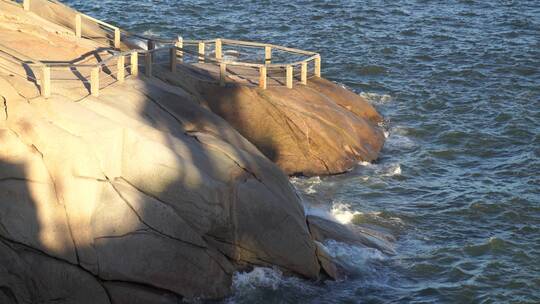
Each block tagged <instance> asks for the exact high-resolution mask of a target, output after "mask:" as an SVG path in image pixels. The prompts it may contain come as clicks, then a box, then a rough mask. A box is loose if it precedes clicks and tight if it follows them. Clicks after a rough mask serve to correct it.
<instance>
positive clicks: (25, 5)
mask: <svg viewBox="0 0 540 304" xmlns="http://www.w3.org/2000/svg"><path fill="white" fill-rule="evenodd" d="M23 9H24V10H25V11H29V10H30V0H24V1H23Z"/></svg>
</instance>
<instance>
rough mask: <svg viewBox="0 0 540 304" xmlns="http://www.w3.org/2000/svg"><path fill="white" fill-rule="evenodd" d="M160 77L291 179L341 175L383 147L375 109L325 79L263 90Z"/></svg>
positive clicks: (363, 100)
mask: <svg viewBox="0 0 540 304" xmlns="http://www.w3.org/2000/svg"><path fill="white" fill-rule="evenodd" d="M159 77H161V78H163V79H166V80H167V81H169V82H171V83H175V84H176V85H178V86H181V87H183V88H186V89H188V90H189V91H190V92H191V93H192V94H194V95H195V96H197V97H198V99H199V102H200V103H201V104H203V105H205V106H207V107H208V108H209V109H211V110H212V111H213V112H214V113H216V114H218V115H220V116H221V117H223V118H224V119H225V120H227V122H229V123H230V124H231V125H232V126H233V127H234V128H235V129H236V130H238V131H239V132H240V133H241V134H242V135H243V136H244V137H245V138H246V139H248V140H249V141H250V142H252V143H253V144H254V145H255V146H257V148H258V149H259V150H260V151H261V152H262V153H264V155H266V156H267V157H268V158H269V159H270V160H272V161H273V162H275V163H276V164H277V165H278V166H279V167H280V168H281V169H282V170H283V171H284V172H286V173H287V174H289V175H306V176H312V175H327V174H336V173H343V172H345V171H347V170H350V169H351V168H353V167H354V166H355V165H356V164H357V163H358V162H359V161H373V160H375V159H377V158H378V154H379V152H380V150H381V149H382V147H383V144H384V140H385V137H384V132H383V128H382V127H381V126H380V123H381V122H382V117H381V116H380V115H379V113H377V111H376V110H375V109H374V108H373V106H371V105H370V104H369V103H368V102H367V101H366V100H365V99H364V98H362V97H361V96H359V95H356V94H354V93H353V92H351V91H349V90H347V89H345V88H343V87H341V86H339V85H337V84H335V83H333V82H330V81H328V80H325V79H323V78H316V77H315V78H312V79H310V80H309V81H308V83H307V85H300V84H298V85H295V86H294V87H293V88H292V89H288V88H286V87H284V86H272V87H268V89H266V90H262V89H259V88H257V87H253V86H251V87H248V86H240V85H233V84H228V85H227V87H220V86H218V85H215V84H209V83H207V82H203V81H198V80H196V79H195V78H190V77H175V76H171V75H170V73H167V72H162V73H161V74H160V75H159Z"/></svg>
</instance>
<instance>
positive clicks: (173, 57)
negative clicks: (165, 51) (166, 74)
mask: <svg viewBox="0 0 540 304" xmlns="http://www.w3.org/2000/svg"><path fill="white" fill-rule="evenodd" d="M176 58H177V57H176V45H174V46H172V47H171V49H170V50H169V65H170V68H171V72H173V73H176V63H177V61H176V60H177V59H176Z"/></svg>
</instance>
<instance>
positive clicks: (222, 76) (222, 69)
mask: <svg viewBox="0 0 540 304" xmlns="http://www.w3.org/2000/svg"><path fill="white" fill-rule="evenodd" d="M226 77H227V64H226V63H223V62H221V63H220V64H219V85H220V86H222V87H224V86H225V80H226Z"/></svg>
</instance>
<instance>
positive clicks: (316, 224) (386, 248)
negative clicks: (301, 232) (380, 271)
mask: <svg viewBox="0 0 540 304" xmlns="http://www.w3.org/2000/svg"><path fill="white" fill-rule="evenodd" d="M307 222H308V226H309V231H310V232H311V235H312V236H313V239H315V240H316V241H318V242H321V243H322V242H324V241H325V240H328V239H332V240H336V241H338V242H342V243H346V244H351V245H358V246H363V247H371V248H376V249H378V250H380V251H382V252H384V253H387V254H393V253H394V249H393V246H392V243H390V242H389V241H388V239H385V238H383V237H381V236H382V234H381V233H377V232H374V231H371V230H370V229H367V228H362V227H355V226H345V225H342V224H339V223H336V222H334V221H331V220H328V219H324V218H322V217H317V216H312V215H308V216H307Z"/></svg>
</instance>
